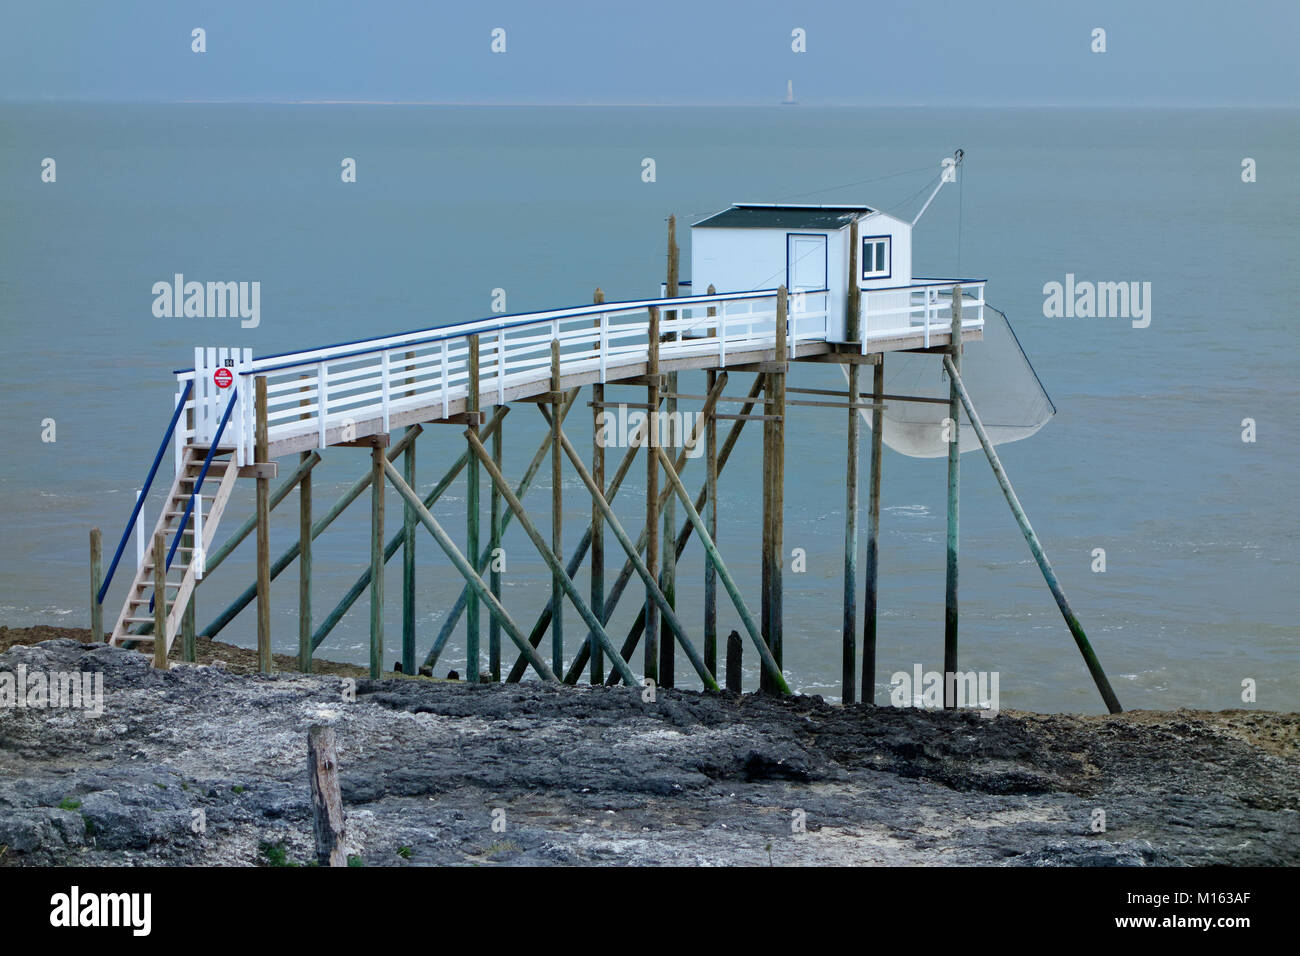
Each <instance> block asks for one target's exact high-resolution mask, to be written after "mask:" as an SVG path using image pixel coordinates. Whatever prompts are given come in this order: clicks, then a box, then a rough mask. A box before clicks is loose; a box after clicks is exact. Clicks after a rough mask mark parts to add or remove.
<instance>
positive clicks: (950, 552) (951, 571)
mask: <svg viewBox="0 0 1300 956" xmlns="http://www.w3.org/2000/svg"><path fill="white" fill-rule="evenodd" d="M948 348H949V354H950V355H951V361H952V368H953V369H955V370H956V374H961V286H960V285H956V286H953V290H952V327H951V342H950V343H949V346H948ZM960 421H961V399H960V398H958V395H957V380H956V378H955V377H953V376H950V381H949V383H948V427H949V428H950V429H951V431H949V433H948V542H947V544H948V548H947V574H946V587H945V590H944V613H943V673H944V681H943V687H944V691H943V705H944V706H945V707H956V706H957V701H956V695H957V686H956V682H955V681H954V680H951V679H949V676H948V675H950V674H956V673H957V551H958V547H959V541H960V537H961V535H960V527H959V524H960V520H961V514H960V510H959V504H960V502H959V498H960V494H961V427H960V425H959V422H960Z"/></svg>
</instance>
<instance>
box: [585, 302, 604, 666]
mask: <svg viewBox="0 0 1300 956" xmlns="http://www.w3.org/2000/svg"><path fill="white" fill-rule="evenodd" d="M591 301H592V302H593V303H594V304H596V305H600V304H601V303H602V302H604V301H605V293H604V291H603V290H602V289H600V288H599V287H597V289H596V291H595V293H594V294H593V295H592V297H591ZM603 324H604V320H603V319H600V318H597V319H596V320H595V326H596V328H597V329H599V328H600V327H601V326H602V325H603ZM592 348H594V349H595V350H596V351H597V352H599V351H600V342H599V341H597V342H596V343H595V344H594V345H593V346H592ZM604 415H605V386H604V384H603V383H602V382H595V383H593V384H592V386H591V416H592V432H591V475H592V477H593V478H595V480H596V485H597V487H599V488H604V487H605V442H604V439H603V437H602V436H601V428H600V424H601V422H602V421H604ZM591 606H592V607H593V608H595V609H596V612H597V613H598V614H601V615H602V618H603V619H604V620H608V617H606V616H604V614H603V612H604V608H605V529H604V527H603V526H602V524H601V518H600V509H599V508H597V507H596V503H595V501H594V500H593V501H592V504H591ZM587 653H588V654H589V655H590V657H591V683H592V686H599V685H600V684H603V683H604V682H605V660H604V655H603V654H602V653H601V649H600V642H599V641H597V640H596V632H595V630H592V631H590V632H588V635H587Z"/></svg>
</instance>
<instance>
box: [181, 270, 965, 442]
mask: <svg viewBox="0 0 1300 956" xmlns="http://www.w3.org/2000/svg"><path fill="white" fill-rule="evenodd" d="M944 288H946V289H947V293H948V300H947V301H949V302H950V300H951V291H952V283H951V282H948V283H947V284H946V286H945V285H944V284H942V283H939V284H927V285H925V286H924V287H923V288H921V289H914V288H912V287H908V288H906V289H903V290H890V291H892V292H893V294H894V295H895V296H897V295H898V294H899V292H904V293H905V298H904V299H900V300H899V301H898V302H894V301H891V300H886V299H884V298H880V297H879V295H880V294H879V293H877V292H875V291H872V292H870V293H867V292H864V293H863V315H864V326H865V327H866V329H867V335H868V337H872V336H878V335H884V334H897V332H898V330H900V329H911V330H912V331H915V330H916V329H917V328H920V327H923V328H924V330H925V334H926V341H927V343H928V333H929V329H930V327H931V326H933V327H934V328H935V329H946V328H947V327H948V325H949V324H950V322H951V320H950V319H945V318H944V315H945V314H947V312H948V306H946V305H945V303H944V300H941V298H940V297H941V296H942V294H943V290H944ZM978 288H979V293H978V298H977V299H969V298H967V299H965V300H964V302H965V303H966V304H967V305H972V306H978V309H976V308H972V309H971V311H970V313H969V314H967V313H965V312H963V319H964V322H963V325H964V326H966V327H973V326H976V325H977V324H978V323H980V322H982V319H983V303H984V300H983V284H982V283H979V284H978ZM932 290H933V291H932ZM917 295H920V296H922V300H923V304H922V306H921V307H920V313H919V316H920V322H921V325H920V326H917V324H916V321H917V315H918V313H917V307H916V306H915V305H913V304H912V303H913V300H914V299H915V297H916V296H917ZM776 298H777V293H776V290H772V289H767V290H761V291H755V292H738V293H725V294H718V295H697V296H682V297H678V298H673V299H668V298H661V299H642V300H637V301H632V302H611V303H602V304H599V305H588V306H579V307H576V308H569V309H556V310H551V311H546V312H533V313H527V314H523V315H514V316H500V317H496V318H492V319H483V320H479V321H476V322H467V323H461V324H458V325H452V326H444V327H442V328H435V329H423V330H419V331H416V332H408V333H405V334H402V335H391V336H385V337H383V338H375V339H366V340H363V341H356V342H344V343H341V344H338V345H331V346H328V347H325V348H320V349H311V350H307V351H301V352H291V353H285V354H280V355H269V356H264V357H262V358H258V359H253V357H252V355H251V353H250V351H249V350H248V349H216V348H209V349H195V365H194V368H192V369H185V370H182V371H179V372H177V373H176V374H177V379H178V381H179V383H180V387H181V388H182V389H183V388H184V385H185V383H186V381H188V380H190V379H193V380H194V383H195V388H194V393H193V398H192V400H191V402H190V403H189V404H188V405H187V406H186V407H187V410H189V411H192V412H193V421H194V424H193V427H189V426H188V425H186V423H185V422H182V423H181V425H180V426H178V427H177V429H176V448H177V452H176V453H177V462H178V466H179V461H180V451H181V449H182V448H183V447H184V446H185V444H187V443H189V442H199V443H203V442H207V441H211V437H212V435H213V434H214V433H215V430H216V425H217V423H218V422H219V421H220V417H221V414H222V413H223V412H224V410H225V405H226V402H227V400H228V396H229V394H230V392H229V388H220V387H219V386H218V384H217V381H216V377H217V374H218V370H219V369H222V368H227V369H229V372H230V379H231V385H230V387H233V388H237V389H238V393H237V398H236V406H235V410H234V413H233V415H232V417H231V422H230V426H229V427H228V429H227V432H226V435H225V436H224V437H223V443H225V444H229V445H232V446H234V447H235V448H236V457H237V462H238V464H241V465H243V464H247V463H249V462H251V461H253V442H254V420H253V416H254V408H253V404H254V403H253V395H254V379H255V378H256V377H257V376H263V375H264V376H266V379H267V389H266V391H267V425H268V431H269V435H270V440H271V442H272V443H274V442H275V441H277V440H278V439H281V438H289V437H297V436H301V435H305V434H314V435H315V436H317V443H318V445H319V446H320V447H325V445H327V444H328V441H327V434H328V431H329V430H330V429H332V428H339V427H342V428H343V430H344V434H343V440H347V439H348V438H349V437H363V436H360V435H352V436H348V435H347V433H346V432H347V429H348V427H349V425H350V424H352V423H356V422H361V421H370V420H379V421H380V422H381V427H382V429H383V430H384V431H388V430H389V424H390V419H391V417H392V415H393V414H394V413H396V412H401V411H406V410H410V409H415V408H426V407H428V406H434V407H435V408H438V409H440V411H441V413H442V414H443V415H447V414H449V413H450V410H451V406H452V403H453V402H456V401H458V400H460V399H462V398H464V396H465V394H466V392H467V390H468V383H469V370H468V358H469V348H470V345H469V342H470V338H471V337H472V336H477V337H478V342H479V388H480V390H481V392H482V393H487V394H491V393H495V401H496V402H497V403H498V404H504V403H505V402H506V401H507V400H508V399H507V393H508V392H511V390H518V389H521V388H522V391H516V392H515V393H513V397H519V396H520V395H522V394H525V393H528V392H531V393H536V392H537V391H539V390H545V389H546V388H547V387H549V386H548V384H547V383H548V381H549V376H550V366H551V341H552V340H553V339H554V340H558V341H559V343H560V360H561V367H562V371H563V372H564V374H572V373H578V372H590V371H597V372H598V375H599V380H600V381H602V382H604V381H606V378H607V375H608V374H609V371H610V370H611V369H614V370H617V369H618V367H619V366H626V365H630V364H635V363H636V362H637V361H644V360H645V356H646V354H647V348H648V330H649V309H650V308H651V307H652V306H653V307H657V308H659V309H660V323H659V331H660V339H661V345H660V358H661V360H663V359H671V358H679V357H685V356H716V358H717V363H718V366H719V367H725V366H726V364H727V357H728V355H729V354H732V353H736V352H752V351H754V350H757V349H761V348H763V347H764V346H765V345H770V344H771V343H772V342H773V341H774V339H775V329H776ZM828 300H829V296H828V293H827V292H826V291H825V290H821V291H817V292H800V293H796V294H792V295H791V296H790V303H789V308H788V323H787V333H786V334H787V342H788V345H789V348H790V349H791V351H792V352H793V351H794V349H795V348H796V347H797V346H798V344H799V343H806V342H809V341H818V342H824V341H826V340H827V337H828V334H829V333H830V332H832V331H834V332H835V333H836V334H838V330H839V329H840V328H841V327H842V319H841V320H838V321H834V322H832V321H828V320H829V316H828V312H827V306H828ZM710 310H713V311H714V312H715V314H714V315H712V316H711V315H709V311H710ZM885 326H890V327H889V328H885ZM865 350H866V343H865V342H864V351H865ZM221 377H222V378H223V380H224V377H225V375H224V373H222V374H221ZM613 377H614V378H615V379H617V378H620V377H623V376H621V375H619V374H615V375H614V376H613Z"/></svg>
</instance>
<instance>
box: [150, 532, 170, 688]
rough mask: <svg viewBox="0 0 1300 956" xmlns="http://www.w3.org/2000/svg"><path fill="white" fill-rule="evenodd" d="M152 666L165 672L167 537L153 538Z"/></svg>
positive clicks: (161, 535) (162, 533) (158, 533)
mask: <svg viewBox="0 0 1300 956" xmlns="http://www.w3.org/2000/svg"><path fill="white" fill-rule="evenodd" d="M153 666H154V667H156V668H157V669H158V670H160V671H165V670H167V535H166V533H164V532H162V531H159V532H157V533H156V534H155V535H154V536H153Z"/></svg>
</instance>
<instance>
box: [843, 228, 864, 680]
mask: <svg viewBox="0 0 1300 956" xmlns="http://www.w3.org/2000/svg"><path fill="white" fill-rule="evenodd" d="M857 274H858V221H857V220H856V219H855V220H853V225H852V226H850V227H849V281H848V289H849V294H848V296H847V298H846V300H845V315H844V327H845V330H846V333H845V337H846V338H847V339H848V340H849V342H860V341H861V331H860V323H861V314H860V307H861V302H862V293H861V291H860V290H859V289H858V283H857ZM848 373H849V425H848V434H847V436H846V438H845V446H846V456H847V459H848V460H847V462H846V463H845V468H844V610H843V615H842V621H841V640H840V643H841V649H840V674H841V677H840V683H841V690H840V695H841V697H842V699H843V701H844V703H846V704H851V703H853V701H854V699H855V698H856V696H857V693H856V688H855V686H854V682H855V680H856V677H857V674H856V672H857V661H856V649H857V640H858V604H857V600H858V596H857V595H858V448H859V445H860V440H859V433H860V432H859V430H860V428H861V424H860V423H861V421H862V415H861V412H860V410H859V409H858V408H857V407H856V406H857V404H858V401H859V398H860V388H859V373H860V366H859V365H858V363H856V362H851V363H850V364H849V366H848ZM863 692H864V693H865V688H864V691H863Z"/></svg>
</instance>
